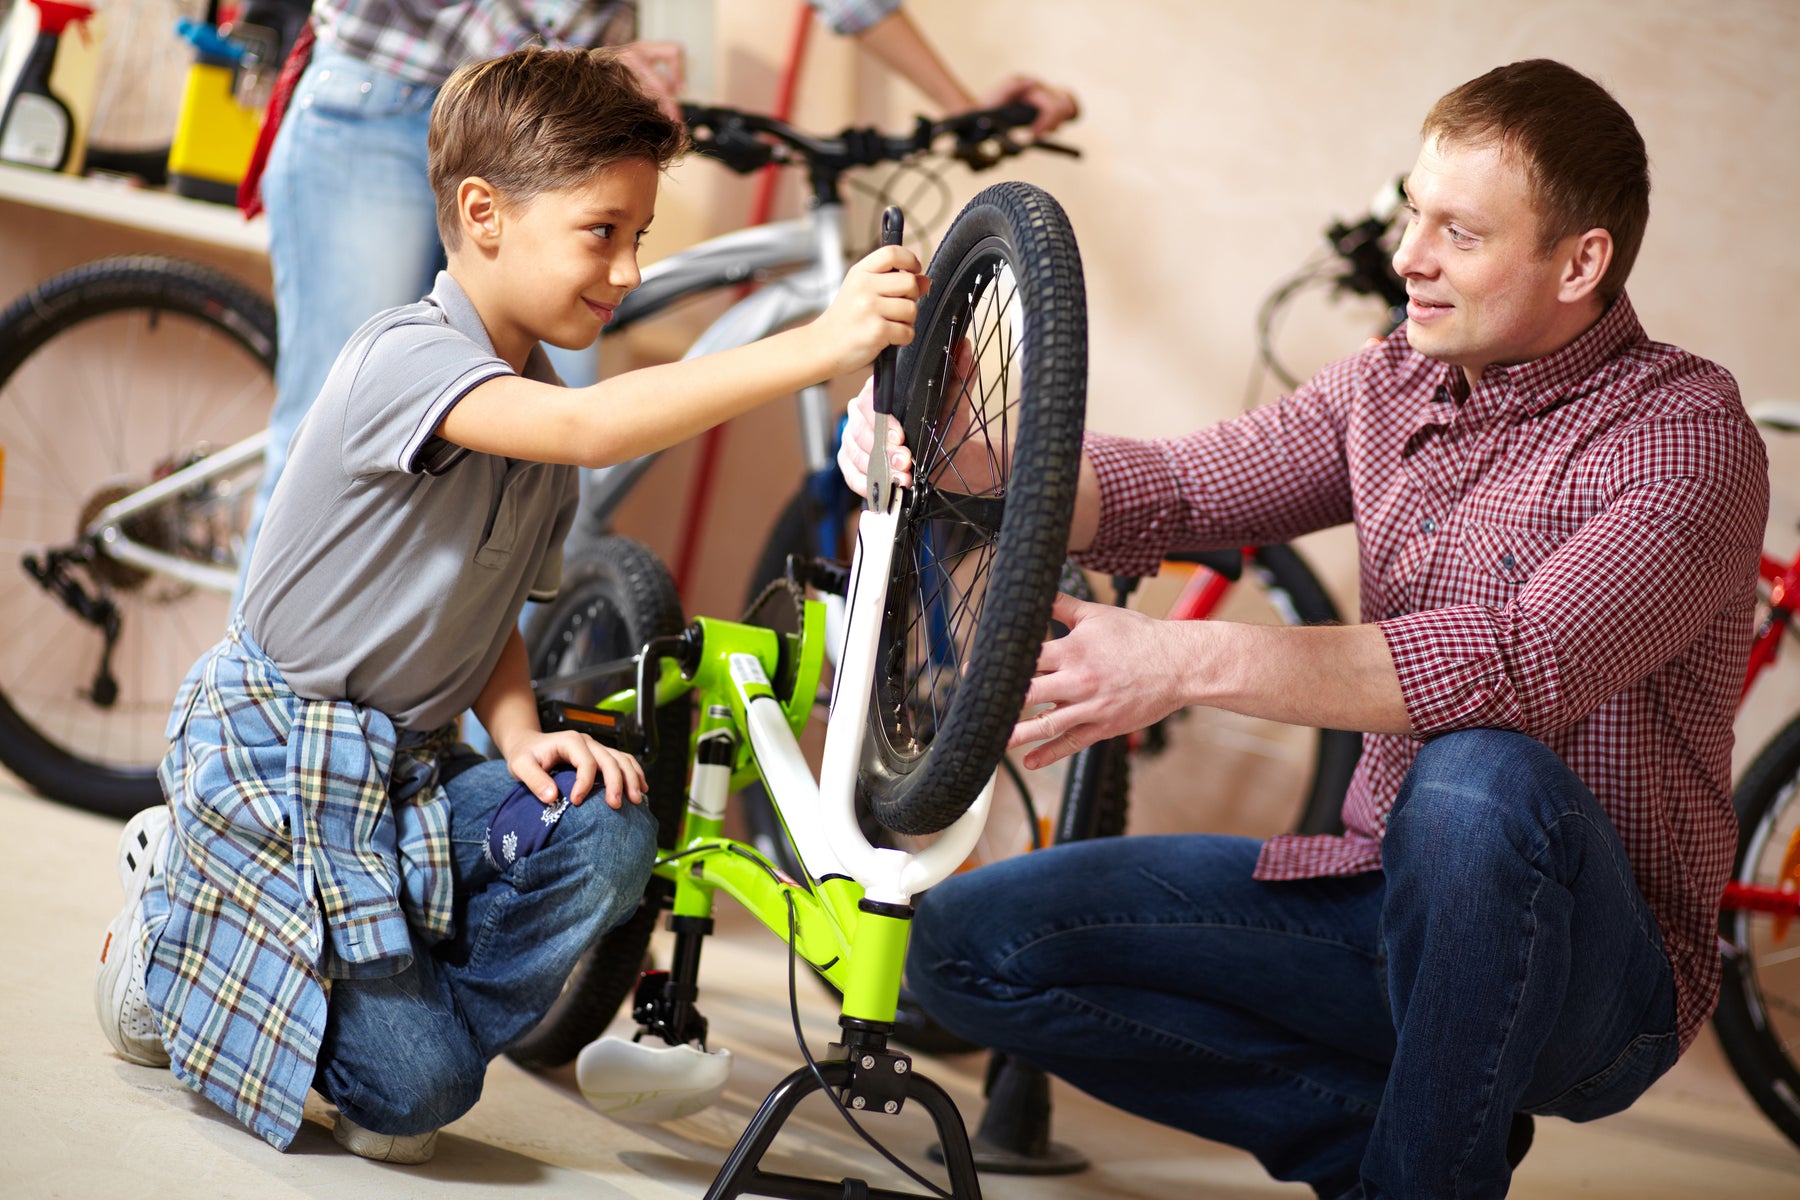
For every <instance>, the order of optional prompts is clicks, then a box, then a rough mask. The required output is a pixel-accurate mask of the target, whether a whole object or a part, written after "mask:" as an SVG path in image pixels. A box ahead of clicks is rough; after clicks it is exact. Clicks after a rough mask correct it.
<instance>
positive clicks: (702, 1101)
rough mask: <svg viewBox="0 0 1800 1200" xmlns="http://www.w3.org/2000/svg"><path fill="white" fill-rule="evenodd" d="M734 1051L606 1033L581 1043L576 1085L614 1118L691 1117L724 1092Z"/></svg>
mask: <svg viewBox="0 0 1800 1200" xmlns="http://www.w3.org/2000/svg"><path fill="white" fill-rule="evenodd" d="M730 1077H731V1051H729V1050H726V1049H723V1048H721V1049H718V1050H711V1051H708V1050H702V1049H700V1048H699V1047H697V1046H647V1045H645V1044H643V1043H642V1042H633V1041H628V1040H626V1039H625V1038H621V1037H603V1038H599V1039H598V1040H596V1041H592V1042H589V1043H588V1044H587V1045H586V1046H584V1047H582V1050H581V1054H580V1056H579V1057H577V1058H576V1060H575V1085H576V1086H577V1087H579V1088H580V1089H581V1094H582V1096H583V1097H584V1098H586V1100H587V1102H588V1103H589V1104H590V1105H592V1106H593V1107H594V1108H595V1109H597V1110H598V1111H600V1112H602V1113H604V1114H606V1115H607V1116H609V1117H611V1118H613V1120H615V1121H627V1122H630V1123H632V1124H640V1125H654V1124H657V1123H659V1122H662V1121H673V1120H675V1119H676V1118H677V1117H685V1116H689V1115H690V1114H692V1113H697V1112H699V1111H700V1110H701V1109H703V1108H705V1107H707V1106H708V1105H709V1104H711V1103H713V1101H715V1100H717V1099H718V1098H719V1096H720V1094H721V1093H723V1092H724V1091H725V1081H726V1080H727V1079H729V1078H730Z"/></svg>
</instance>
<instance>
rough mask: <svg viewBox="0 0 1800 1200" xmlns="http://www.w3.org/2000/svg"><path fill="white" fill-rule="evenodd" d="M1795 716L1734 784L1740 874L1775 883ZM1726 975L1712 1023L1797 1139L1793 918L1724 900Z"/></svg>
mask: <svg viewBox="0 0 1800 1200" xmlns="http://www.w3.org/2000/svg"><path fill="white" fill-rule="evenodd" d="M1797 795H1800V717H1796V718H1795V719H1794V720H1792V721H1790V722H1788V724H1787V725H1786V726H1785V727H1783V729H1782V730H1781V732H1780V733H1778V734H1776V735H1775V737H1774V738H1773V739H1772V740H1771V741H1770V742H1769V744H1768V745H1767V746H1765V747H1764V748H1763V749H1762V751H1761V752H1760V753H1759V754H1757V756H1756V759H1755V761H1753V762H1752V763H1751V764H1750V769H1749V770H1747V771H1745V772H1744V776H1743V779H1742V780H1740V781H1739V783H1738V785H1737V788H1736V789H1735V791H1734V792H1733V793H1732V804H1733V806H1734V807H1735V808H1736V810H1737V818H1738V849H1737V861H1736V862H1735V863H1734V864H1733V866H1732V873H1731V877H1732V879H1733V880H1735V881H1737V882H1738V883H1744V884H1757V885H1761V886H1764V887H1770V886H1775V885H1776V884H1777V883H1778V882H1779V881H1780V880H1781V879H1782V877H1783V870H1782V868H1783V865H1784V861H1792V857H1793V856H1796V855H1800V803H1797V802H1796V796H1797ZM1719 936H1720V937H1721V938H1722V939H1724V942H1725V976H1724V979H1723V981H1722V983H1721V986H1720V989H1719V1007H1718V1009H1717V1010H1716V1011H1715V1012H1714V1014H1713V1028H1714V1029H1715V1030H1717V1031H1718V1034H1719V1044H1720V1045H1721V1046H1723V1047H1724V1050H1725V1057H1726V1058H1727V1059H1729V1060H1730V1062H1731V1068H1732V1070H1733V1071H1735V1072H1737V1077H1738V1079H1739V1080H1740V1081H1742V1083H1743V1085H1744V1089H1745V1090H1746V1091H1748V1092H1749V1093H1750V1096H1751V1098H1752V1099H1754V1100H1755V1101H1756V1104H1757V1107H1759V1108H1761V1109H1762V1110H1763V1112H1764V1113H1766V1114H1767V1115H1768V1117H1769V1120H1771V1121H1773V1122H1775V1125H1776V1127H1777V1128H1779V1129H1780V1130H1781V1132H1783V1133H1785V1134H1786V1135H1787V1136H1788V1137H1789V1138H1790V1139H1791V1140H1792V1141H1793V1142H1794V1143H1795V1144H1796V1145H1800V1057H1797V1055H1800V922H1794V923H1793V924H1791V925H1790V924H1789V923H1787V922H1784V921H1781V920H1780V919H1779V918H1777V917H1775V916H1772V915H1771V914H1768V913H1757V912H1750V911H1747V910H1744V909H1730V908H1727V909H1725V910H1723V911H1722V912H1720V913H1719Z"/></svg>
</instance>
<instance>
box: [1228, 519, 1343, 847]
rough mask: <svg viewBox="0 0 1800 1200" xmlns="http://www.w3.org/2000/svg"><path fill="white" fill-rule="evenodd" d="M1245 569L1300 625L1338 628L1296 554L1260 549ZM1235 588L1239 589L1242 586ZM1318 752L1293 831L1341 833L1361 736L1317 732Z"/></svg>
mask: <svg viewBox="0 0 1800 1200" xmlns="http://www.w3.org/2000/svg"><path fill="white" fill-rule="evenodd" d="M1248 569H1249V571H1250V572H1251V573H1252V574H1254V575H1255V576H1256V577H1257V582H1258V583H1259V585H1260V586H1261V587H1262V588H1263V590H1264V591H1266V592H1279V593H1281V594H1282V595H1284V596H1285V597H1286V598H1287V600H1288V602H1289V603H1290V604H1291V605H1292V607H1293V612H1294V615H1295V616H1296V617H1297V618H1298V619H1299V623H1300V624H1302V625H1336V624H1338V623H1339V621H1340V618H1339V616H1338V610H1337V605H1336V604H1334V603H1332V600H1331V594H1330V593H1329V592H1327V591H1326V590H1325V585H1324V584H1322V583H1320V582H1319V577H1318V576H1317V575H1315V574H1313V569H1312V568H1311V567H1310V566H1308V565H1307V562H1306V560H1305V559H1304V558H1302V557H1301V556H1300V553H1299V551H1297V550H1295V549H1294V548H1293V547H1292V546H1288V545H1275V546H1263V547H1260V548H1259V549H1258V550H1257V551H1256V552H1255V554H1253V555H1252V556H1251V561H1250V563H1249V567H1248ZM1238 586H1242V584H1241V583H1240V584H1239V585H1238ZM1318 735H1319V737H1318V754H1317V756H1316V757H1315V758H1314V759H1313V772H1312V778H1310V779H1309V780H1307V784H1306V802H1305V804H1304V805H1303V806H1302V807H1301V810H1300V819H1299V821H1298V822H1296V824H1295V826H1294V832H1295V833H1304V834H1314V833H1342V832H1344V819H1343V807H1344V793H1345V792H1346V791H1347V790H1348V789H1349V787H1350V776H1351V775H1353V774H1354V773H1355V772H1356V762H1357V760H1358V759H1359V758H1361V757H1362V734H1360V733H1357V732H1355V731H1353V730H1347V729H1320V730H1319V731H1318Z"/></svg>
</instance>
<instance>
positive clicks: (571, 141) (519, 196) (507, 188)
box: [427, 46, 687, 250]
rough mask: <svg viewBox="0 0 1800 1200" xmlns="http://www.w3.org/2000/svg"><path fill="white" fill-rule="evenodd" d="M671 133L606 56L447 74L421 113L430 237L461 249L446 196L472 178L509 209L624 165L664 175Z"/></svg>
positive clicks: (510, 60) (547, 53)
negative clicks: (424, 115)
mask: <svg viewBox="0 0 1800 1200" xmlns="http://www.w3.org/2000/svg"><path fill="white" fill-rule="evenodd" d="M686 140H687V139H686V135H685V134H684V133H683V132H682V130H681V127H680V126H679V125H677V124H676V123H675V122H674V121H671V120H670V119H669V118H668V117H667V116H666V115H664V113H663V112H662V110H661V109H659V108H658V107H657V106H656V101H654V100H652V99H651V98H650V97H649V96H647V95H645V94H644V91H643V89H642V88H640V87H639V86H638V83H637V80H636V79H635V78H634V77H633V76H632V73H631V70H630V68H628V67H626V66H625V64H624V63H622V62H620V61H619V57H618V55H617V53H616V52H614V51H611V50H548V49H545V48H544V47H541V46H532V47H528V48H527V49H524V50H515V51H513V52H512V53H511V54H505V55H502V56H500V57H499V58H491V59H488V60H487V61H485V62H477V63H469V64H467V65H465V66H462V67H459V68H457V70H456V72H455V73H454V74H452V75H451V76H450V78H449V79H448V80H446V81H445V83H444V87H443V90H442V91H440V92H439V93H438V98H437V103H436V105H435V106H434V107H433V108H432V110H431V132H430V135H429V138H428V141H427V147H428V149H429V151H430V174H431V190H432V192H433V193H434V194H435V195H436V196H437V220H438V235H439V236H440V237H442V238H443V240H444V245H445V247H446V248H447V249H451V250H454V249H456V248H457V247H458V246H459V245H460V244H461V242H462V230H461V227H460V226H459V224H458V222H457V216H456V192H457V189H458V188H459V187H460V186H461V185H462V181H463V180H465V179H467V178H469V177H470V176H472V175H475V176H480V177H481V178H482V179H485V180H487V181H488V182H489V183H490V184H492V185H493V186H494V188H495V190H496V191H498V192H499V193H500V195H501V196H502V197H503V198H504V199H505V200H506V201H507V202H508V203H512V204H528V203H530V201H531V200H532V199H533V198H535V197H537V196H539V195H541V194H542V193H544V192H548V191H553V190H555V189H557V188H563V187H570V186H573V185H575V184H578V183H581V182H583V181H585V180H587V179H591V178H592V177H593V175H594V172H596V171H598V170H600V169H601V168H602V167H606V166H609V165H610V164H612V163H617V162H624V161H626V160H628V159H649V160H650V161H652V162H654V163H656V165H657V167H658V168H662V167H667V166H668V165H669V163H670V162H671V161H673V160H674V158H675V156H676V155H677V154H679V153H680V152H681V150H682V148H683V146H684V145H685V144H686Z"/></svg>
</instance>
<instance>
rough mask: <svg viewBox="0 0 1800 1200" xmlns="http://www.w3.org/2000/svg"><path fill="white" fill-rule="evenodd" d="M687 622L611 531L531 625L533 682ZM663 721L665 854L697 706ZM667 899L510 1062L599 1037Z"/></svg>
mask: <svg viewBox="0 0 1800 1200" xmlns="http://www.w3.org/2000/svg"><path fill="white" fill-rule="evenodd" d="M686 623H687V621H686V619H685V618H684V617H683V616H682V613H681V601H680V599H679V598H677V596H676V594H675V582H674V580H673V579H671V578H670V577H669V571H668V568H667V567H665V566H664V565H663V563H662V561H661V560H660V559H658V558H657V557H656V555H655V554H653V553H651V551H650V550H649V549H648V548H646V547H645V546H643V545H641V544H640V543H638V542H634V541H632V540H631V539H630V538H625V537H619V536H617V535H614V534H609V535H607V536H605V537H602V538H599V539H597V540H596V541H595V542H594V544H593V545H592V547H591V548H590V549H589V550H587V551H586V552H584V554H583V556H582V557H581V558H579V559H574V560H571V561H570V562H568V563H567V564H566V565H565V566H564V568H563V582H562V588H561V590H560V591H559V592H558V594H557V597H556V599H555V600H553V601H551V602H550V603H548V604H545V605H542V606H540V607H539V609H538V611H536V612H535V613H533V614H532V616H531V618H530V619H529V620H528V621H527V622H526V626H525V648H526V655H527V657H528V659H529V661H530V664H531V675H532V678H533V679H538V680H548V679H552V678H554V677H555V676H557V675H562V674H567V673H569V672H572V671H576V670H579V669H581V668H582V667H587V666H593V665H596V664H598V663H603V662H610V661H612V660H614V659H620V658H625V657H628V656H630V655H633V654H636V653H637V652H638V651H639V650H641V649H643V647H644V643H645V642H647V641H649V640H650V639H651V638H653V637H664V636H667V635H670V634H676V633H680V632H681V630H682V627H683V626H684V625H686ZM545 695H546V696H548V697H554V698H556V699H561V700H567V701H570V702H572V703H585V704H591V703H594V702H597V701H598V700H600V699H601V695H600V693H599V691H598V690H597V688H596V687H594V686H591V685H590V686H586V687H577V688H572V689H565V690H561V691H550V692H546V693H545ZM657 722H658V725H657V744H658V746H659V747H660V750H659V753H658V754H657V756H656V757H655V758H654V759H652V760H651V761H650V762H649V763H648V764H646V766H645V771H644V774H645V776H646V779H647V782H648V783H649V785H650V798H649V800H648V801H647V803H648V804H649V805H650V811H651V812H652V813H653V814H654V815H655V817H656V825H657V832H656V840H657V844H658V845H659V846H662V847H663V848H664V849H667V848H668V847H670V846H673V845H674V844H675V839H676V837H677V836H678V835H679V833H680V822H681V811H682V807H683V805H684V804H685V802H686V793H687V745H688V733H689V730H690V729H691V727H692V710H691V707H690V706H689V705H687V704H670V705H665V706H664V707H663V708H661V709H659V710H657ZM666 893H667V889H666V887H665V886H664V885H663V883H662V881H661V880H659V879H655V878H653V879H652V880H651V886H650V888H649V889H648V890H647V891H646V893H645V896H644V902H643V903H642V904H641V905H640V906H639V907H638V910H637V912H636V913H635V914H634V915H633V916H632V917H631V919H629V920H628V921H626V922H625V923H624V924H622V925H620V926H618V927H617V928H615V929H613V930H611V931H609V932H608V933H606V934H605V935H604V936H602V937H601V938H600V940H599V941H597V942H595V943H594V945H593V946H592V947H590V948H589V949H588V952H587V953H586V954H584V955H582V957H581V960H580V961H579V962H578V963H576V965H575V969H574V970H573V971H572V972H570V974H569V980H568V982H567V983H566V984H564V985H563V990H562V991H561V993H559V994H558V996H557V998H556V1001H555V1003H553V1004H552V1005H551V1006H550V1011H549V1012H547V1013H545V1014H544V1018H543V1020H541V1021H539V1022H538V1023H537V1024H536V1025H534V1026H533V1027H532V1028H531V1029H530V1030H529V1031H528V1032H527V1033H526V1034H525V1036H524V1037H522V1038H520V1039H519V1040H518V1041H517V1042H515V1043H514V1044H513V1045H512V1046H510V1047H508V1048H507V1051H506V1053H507V1056H508V1057H509V1058H511V1059H513V1061H515V1062H517V1063H519V1064H520V1065H522V1066H526V1067H556V1066H561V1065H562V1064H564V1063H567V1062H571V1061H573V1060H574V1058H575V1056H576V1055H577V1054H579V1053H580V1052H581V1048H582V1047H583V1046H585V1045H587V1044H588V1043H589V1042H591V1041H593V1040H594V1039H595V1038H597V1037H599V1036H600V1034H601V1033H602V1032H603V1031H604V1030H605V1029H606V1026H607V1025H608V1024H609V1023H610V1022H611V1021H612V1019H613V1017H614V1015H615V1014H617V1013H618V1011H619V1007H620V1006H621V1005H622V1004H624V1003H625V1001H626V1000H627V999H629V998H630V996H631V994H632V992H633V990H634V989H635V988H636V987H637V981H638V976H639V975H640V974H641V973H642V971H643V967H644V958H645V955H646V953H647V952H648V951H649V948H650V936H651V934H653V933H654V932H655V931H656V918H657V915H658V914H659V913H660V912H661V911H662V909H663V907H664V898H665V896H666Z"/></svg>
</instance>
